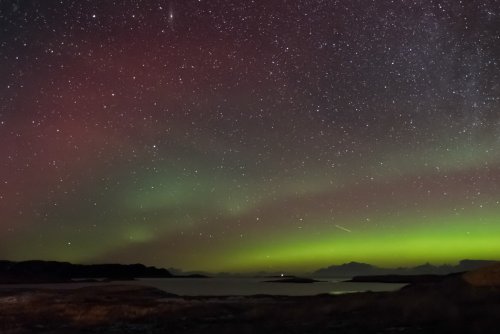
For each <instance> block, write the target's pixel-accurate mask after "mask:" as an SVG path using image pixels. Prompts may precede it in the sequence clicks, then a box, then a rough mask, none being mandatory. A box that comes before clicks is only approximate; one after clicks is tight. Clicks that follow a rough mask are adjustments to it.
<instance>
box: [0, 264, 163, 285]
mask: <svg viewBox="0 0 500 334" xmlns="http://www.w3.org/2000/svg"><path fill="white" fill-rule="evenodd" d="M144 277H154V278H166V277H172V274H171V273H170V272H169V271H168V270H166V269H159V268H155V267H146V266H145V265H142V264H130V265H123V264H92V265H83V264H72V263H68V262H55V261H23V262H11V261H0V283H45V282H47V283H57V282H69V281H71V280H72V279H76V278H107V279H112V280H127V279H133V278H144Z"/></svg>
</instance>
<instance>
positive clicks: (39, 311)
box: [0, 267, 500, 334]
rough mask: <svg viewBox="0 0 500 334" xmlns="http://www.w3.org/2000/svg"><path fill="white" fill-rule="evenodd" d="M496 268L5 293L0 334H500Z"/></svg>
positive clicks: (1, 302)
mask: <svg viewBox="0 0 500 334" xmlns="http://www.w3.org/2000/svg"><path fill="white" fill-rule="evenodd" d="M499 269H500V268H498V267H496V268H495V269H494V272H493V274H492V273H491V269H490V270H489V271H486V272H484V271H483V272H478V273H472V274H466V275H455V276H450V277H447V278H446V279H443V280H441V281H438V282H425V283H416V284H412V285H410V286H407V287H405V288H403V289H402V290H400V291H397V292H388V293H370V292H367V293H357V294H346V295H336V296H334V295H320V296H311V297H273V296H252V297H179V296H175V295H171V294H168V293H165V292H163V291H160V290H157V289H154V288H149V287H138V286H100V287H99V286H95V287H89V288H82V289H75V290H67V291H49V290H19V289H5V290H0V333H5V334H9V333H498V332H500V327H499V326H498V323H499V320H500V288H499V287H498V284H497V283H498V272H499Z"/></svg>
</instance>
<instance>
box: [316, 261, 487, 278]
mask: <svg viewBox="0 0 500 334" xmlns="http://www.w3.org/2000/svg"><path fill="white" fill-rule="evenodd" d="M495 262H497V261H492V260H462V261H460V262H459V263H458V264H457V265H441V266H434V265H432V264H429V263H426V264H423V265H420V266H416V267H410V268H380V267H376V266H373V265H370V264H366V263H358V262H350V263H344V264H341V265H333V266H330V267H327V268H322V269H319V270H316V271H315V272H313V273H312V275H313V276H315V277H353V276H376V275H447V274H451V273H459V272H464V271H470V270H474V269H477V268H481V267H484V266H487V265H490V264H493V263H495Z"/></svg>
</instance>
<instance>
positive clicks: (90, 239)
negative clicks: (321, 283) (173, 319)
mask: <svg viewBox="0 0 500 334" xmlns="http://www.w3.org/2000/svg"><path fill="white" fill-rule="evenodd" d="M0 59H1V61H0V216H1V217H0V257H1V258H5V259H10V260H26V259H34V258H36V259H46V260H49V259H50V260H65V261H72V262H79V263H95V262H121V263H135V262H141V263H145V264H148V265H157V266H162V267H176V268H182V269H184V270H207V271H233V272H249V271H257V270H266V271H280V270H291V271H308V270H314V269H317V268H319V267H322V266H328V265H331V264H340V263H343V262H348V261H360V262H368V263H372V264H376V265H381V266H399V265H414V264H420V263H423V262H427V261H429V262H432V263H435V264H441V263H453V262H456V261H458V260H460V259H463V258H473V259H500V2H499V1H497V0H470V1H469V0H467V1H465V0H410V1H407V0H377V1H375V0H301V1H299V0H296V1H292V0H288V1H285V0H281V1H279V0H276V1H274V0H270V1H264V0H262V1H260V0H249V1H236V0H217V1H214V0H211V1H209V0H182V1H181V0H171V1H169V0H161V1H160V0H151V1H139V0H121V1H118V0H116V1H114V0H106V1H102V0H78V1H77V0H60V1H55V0H43V1H42V0H5V1H0Z"/></svg>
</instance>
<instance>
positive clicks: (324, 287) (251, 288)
mask: <svg viewBox="0 0 500 334" xmlns="http://www.w3.org/2000/svg"><path fill="white" fill-rule="evenodd" d="M265 280H266V278H166V279H165V278H148V279H140V280H137V281H126V282H125V281H124V282H118V281H117V282H112V283H73V284H37V285H24V284H23V285H0V288H14V287H23V288H32V287H33V288H41V289H75V288H80V287H86V286H96V285H116V284H132V285H148V286H153V287H155V288H158V289H161V290H164V291H167V292H170V293H175V294H178V295H184V296H227V295H240V296H248V295H256V294H269V295H288V296H307V295H317V294H321V293H332V294H341V293H352V292H363V291H395V290H398V289H400V288H401V287H403V286H404V285H405V284H388V283H350V282H343V281H345V280H346V278H330V279H329V278H322V279H321V280H323V281H325V282H320V283H310V284H309V283H306V284H297V283H265V282H263V281H265Z"/></svg>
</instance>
